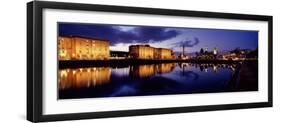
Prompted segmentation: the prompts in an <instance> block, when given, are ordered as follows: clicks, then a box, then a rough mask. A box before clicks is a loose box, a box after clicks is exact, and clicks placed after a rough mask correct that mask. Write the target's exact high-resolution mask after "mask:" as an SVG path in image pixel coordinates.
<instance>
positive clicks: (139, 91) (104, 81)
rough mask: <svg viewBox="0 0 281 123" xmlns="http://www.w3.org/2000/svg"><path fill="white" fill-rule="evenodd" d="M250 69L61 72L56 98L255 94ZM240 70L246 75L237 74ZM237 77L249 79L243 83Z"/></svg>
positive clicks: (184, 66)
mask: <svg viewBox="0 0 281 123" xmlns="http://www.w3.org/2000/svg"><path fill="white" fill-rule="evenodd" d="M241 66H242V67H241ZM253 68H256V66H255V65H253V67H250V66H249V65H241V64H191V63H161V64H146V65H128V67H123V68H119V67H117V68H111V67H91V68H76V69H70V68H69V69H60V70H59V81H58V82H59V98H60V99H71V98H95V97H117V96H144V95H167V94H189V93H207V92H208V93H210V92H226V91H256V90H257V87H258V85H257V70H256V71H255V69H253ZM240 69H241V71H246V73H247V74H244V73H245V72H244V73H243V72H242V73H241V72H239V71H240ZM249 73H251V74H249ZM239 76H243V78H250V79H247V80H245V79H244V80H243V79H241V77H239ZM249 80H250V82H247V81H249ZM244 81H246V82H244ZM241 83H242V84H241Z"/></svg>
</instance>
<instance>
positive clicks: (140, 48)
mask: <svg viewBox="0 0 281 123" xmlns="http://www.w3.org/2000/svg"><path fill="white" fill-rule="evenodd" d="M129 56H130V58H133V59H148V60H168V59H172V58H173V52H172V50H170V49H165V48H154V47H151V46H149V45H131V46H129Z"/></svg>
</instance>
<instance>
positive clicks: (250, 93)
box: [27, 1, 272, 122]
mask: <svg viewBox="0 0 281 123" xmlns="http://www.w3.org/2000/svg"><path fill="white" fill-rule="evenodd" d="M271 106H272V16H266V15H248V14H232V13H216V12H201V11H185V10H170V9H158V8H140V7H125V6H108V5H93V4H82V3H62V2H46V1H33V2H30V3H28V4H27V119H28V120H29V121H33V122H43V121H59V120H77V119H91V118H106V117H121V116H137V115H152V114H168V113H183V112H197V111H212V110H227V109H242V108H258V107H271Z"/></svg>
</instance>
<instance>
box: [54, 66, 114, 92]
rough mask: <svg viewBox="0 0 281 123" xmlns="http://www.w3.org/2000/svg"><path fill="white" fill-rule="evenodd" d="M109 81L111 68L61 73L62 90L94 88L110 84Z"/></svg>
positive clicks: (64, 71) (82, 69) (60, 86)
mask: <svg viewBox="0 0 281 123" xmlns="http://www.w3.org/2000/svg"><path fill="white" fill-rule="evenodd" d="M67 71H69V72H67ZM76 71H79V72H76ZM71 74H72V75H71ZM109 80H110V68H109V67H99V68H98V69H96V68H93V69H91V68H79V69H62V70H60V71H59V89H60V90H63V89H68V88H82V87H93V86H97V85H102V84H105V83H108V82H109Z"/></svg>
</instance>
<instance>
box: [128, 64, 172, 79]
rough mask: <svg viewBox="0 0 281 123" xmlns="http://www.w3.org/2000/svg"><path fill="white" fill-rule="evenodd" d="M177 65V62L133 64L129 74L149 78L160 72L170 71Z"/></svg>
mask: <svg viewBox="0 0 281 123" xmlns="http://www.w3.org/2000/svg"><path fill="white" fill-rule="evenodd" d="M175 67H176V64H175V63H163V64H151V65H139V66H131V67H130V71H129V75H130V76H131V77H137V78H147V77H151V76H154V75H156V74H157V73H159V74H164V73H169V72H172V71H173V70H174V68H175Z"/></svg>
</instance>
